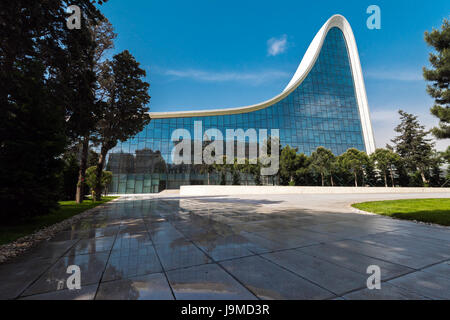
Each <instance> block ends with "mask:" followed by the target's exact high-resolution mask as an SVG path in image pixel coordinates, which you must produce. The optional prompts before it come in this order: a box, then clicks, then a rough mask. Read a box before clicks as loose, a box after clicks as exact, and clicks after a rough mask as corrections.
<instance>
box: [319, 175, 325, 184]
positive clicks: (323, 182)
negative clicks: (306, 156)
mask: <svg viewBox="0 0 450 320" xmlns="http://www.w3.org/2000/svg"><path fill="white" fill-rule="evenodd" d="M320 177H321V178H322V187H324V186H325V181H324V179H323V172H321V173H320Z"/></svg>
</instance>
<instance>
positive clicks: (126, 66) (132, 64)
mask: <svg viewBox="0 0 450 320" xmlns="http://www.w3.org/2000/svg"><path fill="white" fill-rule="evenodd" d="M100 74H101V76H100V81H99V83H100V86H101V88H102V92H103V95H104V97H105V98H104V102H105V103H106V104H107V108H106V111H105V112H104V113H103V115H102V117H101V119H100V121H99V122H98V123H97V136H96V140H97V141H98V142H99V143H100V144H101V151H100V159H99V162H98V165H97V172H96V173H97V179H96V181H97V186H96V189H97V190H96V197H99V196H100V194H101V192H100V190H101V172H102V171H103V167H104V164H105V158H106V154H107V153H108V151H109V150H111V149H112V148H114V147H115V146H116V145H117V143H118V142H119V141H122V142H123V141H126V140H127V139H129V138H131V137H133V136H134V135H136V134H138V133H139V132H140V131H142V130H143V128H144V127H145V125H147V124H148V123H149V121H150V117H149V116H148V114H147V112H148V110H149V108H148V107H147V104H148V103H149V101H150V96H149V95H148V89H149V86H150V85H149V84H148V83H147V82H145V81H143V78H144V77H145V76H146V72H145V70H144V69H142V68H140V65H139V63H138V62H137V61H136V60H135V58H134V57H133V56H132V55H131V54H130V53H129V52H128V51H127V50H125V51H123V52H121V53H119V54H116V55H115V56H114V57H113V59H112V61H107V62H105V63H104V64H103V65H102V71H101V73H100ZM98 199H99V198H97V200H98Z"/></svg>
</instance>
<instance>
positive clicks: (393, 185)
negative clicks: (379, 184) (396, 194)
mask: <svg viewBox="0 0 450 320" xmlns="http://www.w3.org/2000/svg"><path fill="white" fill-rule="evenodd" d="M389 174H390V175H391V182H392V188H395V184H394V175H393V174H392V169H391V170H389Z"/></svg>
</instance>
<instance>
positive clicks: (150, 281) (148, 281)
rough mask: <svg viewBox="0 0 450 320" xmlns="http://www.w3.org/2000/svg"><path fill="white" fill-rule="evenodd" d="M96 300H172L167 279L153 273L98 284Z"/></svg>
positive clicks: (162, 275)
mask: <svg viewBox="0 0 450 320" xmlns="http://www.w3.org/2000/svg"><path fill="white" fill-rule="evenodd" d="M95 299H96V300H173V295H172V292H171V290H170V286H169V284H168V283H167V279H166V277H165V276H164V274H162V273H154V274H150V275H145V276H138V277H133V278H128V279H123V280H117V281H110V282H103V283H101V284H100V286H99V289H98V292H97V295H96V297H95Z"/></svg>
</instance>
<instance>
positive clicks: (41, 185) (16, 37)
mask: <svg viewBox="0 0 450 320" xmlns="http://www.w3.org/2000/svg"><path fill="white" fill-rule="evenodd" d="M77 5H78V6H79V7H80V8H81V10H82V12H83V13H84V15H85V16H86V17H93V16H97V15H99V11H98V9H97V8H96V7H95V5H93V3H92V2H91V1H89V0H79V1H77ZM66 16H67V15H66V1H62V0H61V1H58V0H55V1H26V0H16V1H2V2H0V21H1V28H0V105H1V107H2V108H1V117H0V177H1V178H0V179H1V183H0V201H1V202H2V203H3V206H2V211H1V216H2V218H4V219H3V220H2V221H6V220H16V219H21V218H26V217H30V216H34V215H38V214H45V213H48V211H49V210H50V209H52V208H55V207H56V206H57V205H58V204H57V201H58V198H59V191H60V190H59V188H58V186H59V183H60V180H59V179H60V177H61V172H62V169H63V160H62V157H61V155H62V154H63V152H64V148H65V146H66V142H67V140H66V123H65V108H66V104H65V94H64V91H61V90H60V89H61V88H64V81H63V79H62V77H61V75H62V74H63V71H64V70H65V67H66V65H67V64H68V63H70V62H69V61H68V55H67V54H66V53H67V48H66V47H65V45H64V43H65V42H64V41H65V39H67V35H68V33H69V30H68V29H67V27H66V23H65V22H66V21H65V18H66Z"/></svg>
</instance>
